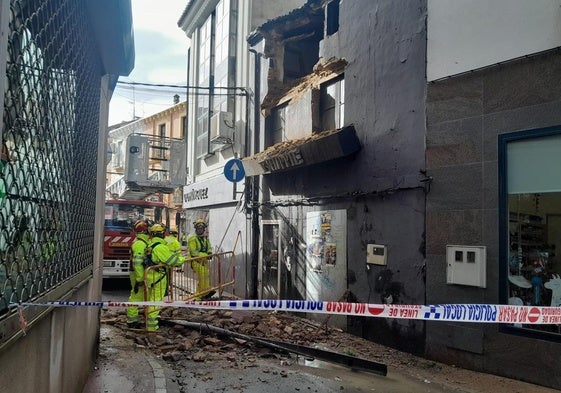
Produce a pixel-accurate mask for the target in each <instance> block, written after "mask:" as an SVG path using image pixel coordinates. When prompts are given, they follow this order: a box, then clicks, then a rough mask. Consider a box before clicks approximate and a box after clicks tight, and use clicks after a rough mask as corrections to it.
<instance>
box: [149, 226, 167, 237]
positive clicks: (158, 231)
mask: <svg viewBox="0 0 561 393" xmlns="http://www.w3.org/2000/svg"><path fill="white" fill-rule="evenodd" d="M164 231H165V228H164V226H163V225H162V224H154V225H152V226H151V227H150V233H151V234H152V236H161V237H163V236H164Z"/></svg>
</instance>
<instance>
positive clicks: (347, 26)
mask: <svg viewBox="0 0 561 393" xmlns="http://www.w3.org/2000/svg"><path fill="white" fill-rule="evenodd" d="M425 18H426V3H425V2H424V1H418V2H412V1H407V0H404V1H371V0H355V1H342V2H341V4H340V19H339V21H340V23H339V25H340V27H339V31H338V32H337V33H335V34H334V35H333V36H331V37H329V38H328V39H326V40H325V41H323V42H322V43H321V45H320V56H322V57H323V58H325V59H329V58H331V57H336V58H343V59H345V60H347V62H348V66H347V68H346V70H345V124H351V123H353V124H354V126H355V128H356V130H357V134H358V136H359V139H360V141H361V144H362V150H361V151H360V152H358V153H357V154H356V155H355V156H353V157H346V158H342V159H338V160H334V161H330V162H325V163H322V164H321V165H318V166H315V167H306V168H302V169H297V170H292V171H290V172H286V173H279V174H270V175H266V176H264V187H263V189H264V198H265V200H270V202H271V204H272V205H273V206H274V205H275V204H282V203H283V201H284V202H288V203H293V204H294V207H291V208H289V209H291V210H292V211H293V212H292V213H291V214H288V213H283V215H284V216H285V217H287V216H290V217H292V218H291V219H290V221H291V224H292V227H293V228H296V229H297V230H298V231H299V236H300V237H301V238H302V239H305V228H304V227H303V224H302V221H303V220H305V217H306V215H305V214H306V211H309V210H327V209H346V210H347V219H348V225H347V228H348V233H347V244H348V250H347V260H348V271H347V279H348V288H349V289H350V290H351V291H352V294H353V295H354V296H355V297H356V300H358V301H360V302H373V303H379V302H380V301H381V298H382V296H384V295H385V296H386V297H387V294H388V293H387V292H392V293H393V296H392V298H393V299H394V300H393V301H394V302H395V303H402V304H423V303H424V300H425V299H424V254H423V252H424V238H423V236H424V233H423V232H424V208H425V206H424V204H425V196H424V189H423V186H422V183H421V182H420V179H421V178H422V177H423V175H422V174H421V173H420V171H422V170H424V167H425V159H424V148H425V116H424V114H425V106H424V102H425V88H426V83H425V39H426V33H425ZM309 105H310V101H309V100H306V99H300V100H298V101H296V102H294V103H291V104H289V108H290V113H291V114H292V115H293V116H298V113H299V115H300V116H301V119H302V121H303V122H304V121H309V116H310V114H309V110H310V107H309ZM318 196H323V197H324V198H323V199H321V200H320V201H319V203H318V205H317V206H312V207H309V206H307V207H306V206H298V202H294V201H298V200H302V198H303V199H304V200H306V199H309V198H310V197H318ZM290 201H292V202H290ZM300 203H302V202H300ZM298 209H300V210H298ZM270 210H271V211H266V210H265V211H264V215H263V218H269V215H270V216H272V217H273V218H274V217H275V216H276V215H278V214H279V212H280V211H281V210H280V209H277V211H275V208H274V207H273V208H271V209H270ZM369 243H377V244H385V245H387V246H388V249H389V252H388V265H387V266H373V267H371V268H370V270H368V269H367V266H366V245H367V244H369ZM300 263H301V261H300ZM380 276H383V277H384V280H386V281H387V282H386V281H384V283H385V284H386V285H384V286H382V287H380V286H377V285H376V282H377V281H379V280H378V279H379V277H380ZM341 295H342V294H341ZM349 329H350V330H351V331H353V332H355V333H357V334H360V335H362V336H365V337H368V338H370V339H373V340H376V341H380V342H384V343H389V344H392V345H395V346H400V347H402V348H406V349H409V350H413V351H414V350H417V351H418V350H419V349H421V350H422V342H423V340H424V335H423V334H424V332H423V329H424V328H423V324H422V323H419V322H414V321H407V322H400V321H390V320H387V321H386V320H375V319H374V318H370V319H367V318H364V319H356V320H352V319H351V320H350V321H349Z"/></svg>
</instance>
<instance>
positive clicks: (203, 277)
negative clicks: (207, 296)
mask: <svg viewBox="0 0 561 393" xmlns="http://www.w3.org/2000/svg"><path fill="white" fill-rule="evenodd" d="M207 264H208V262H207V261H203V260H200V259H199V260H197V261H192V262H191V267H192V268H193V271H194V272H195V273H196V274H197V293H202V292H204V291H205V290H207V289H209V288H210V269H209V268H208V266H207Z"/></svg>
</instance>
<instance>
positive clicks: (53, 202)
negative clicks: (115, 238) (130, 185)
mask: <svg viewBox="0 0 561 393" xmlns="http://www.w3.org/2000/svg"><path fill="white" fill-rule="evenodd" d="M9 8H10V13H9V36H8V49H7V59H6V81H5V83H6V85H5V89H4V100H5V102H4V113H3V124H2V131H1V136H2V160H1V163H0V316H1V315H6V314H7V313H8V312H7V311H8V305H9V303H11V302H19V301H29V300H32V299H35V298H38V297H40V296H42V295H44V294H46V293H47V292H49V291H51V290H52V289H53V288H55V287H60V286H63V285H64V283H65V281H68V280H69V279H70V278H71V277H73V276H75V275H76V274H77V273H80V272H83V271H84V270H85V269H92V263H93V237H94V215H95V196H96V195H95V193H96V161H97V138H98V133H99V102H100V78H101V73H102V70H101V65H100V64H99V60H98V58H97V57H96V46H95V45H96V44H95V42H94V41H93V39H92V37H93V33H92V29H91V26H90V21H89V19H88V16H87V14H86V7H85V4H84V2H83V1H78V0H66V1H64V0H12V1H10V7H9ZM69 290H70V288H69Z"/></svg>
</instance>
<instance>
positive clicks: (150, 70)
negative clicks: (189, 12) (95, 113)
mask: <svg viewBox="0 0 561 393" xmlns="http://www.w3.org/2000/svg"><path fill="white" fill-rule="evenodd" d="M187 2H188V0H131V3H132V18H133V27H134V46H135V62H134V64H135V65H134V69H133V70H132V72H131V73H130V75H129V76H128V77H120V78H119V81H125V82H139V83H153V84H166V85H185V84H186V83H187V46H188V42H189V41H188V38H187V36H186V35H185V33H184V32H183V30H181V29H180V28H179V27H178V26H177V21H178V20H179V17H180V16H181V14H182V12H183V10H184V9H185V6H186V5H187ZM176 93H177V94H179V95H180V101H184V100H185V97H186V95H185V89H170V88H153V87H142V86H136V87H134V88H132V87H131V86H125V85H122V84H118V85H117V88H116V89H115V92H114V93H113V97H112V99H111V105H110V108H109V125H113V124H117V123H120V122H122V121H128V120H132V119H133V115H135V116H137V117H146V116H150V115H152V114H154V113H157V112H159V111H161V110H163V109H165V108H168V107H170V106H172V105H173V95H174V94H176Z"/></svg>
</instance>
